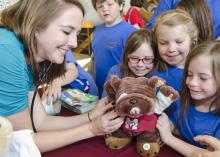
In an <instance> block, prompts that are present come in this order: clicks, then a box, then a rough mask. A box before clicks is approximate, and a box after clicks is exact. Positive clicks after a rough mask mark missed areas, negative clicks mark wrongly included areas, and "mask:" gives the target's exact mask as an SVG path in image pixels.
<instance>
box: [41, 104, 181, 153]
mask: <svg viewBox="0 0 220 157" xmlns="http://www.w3.org/2000/svg"><path fill="white" fill-rule="evenodd" d="M61 114H62V115H66V116H68V115H73V113H72V112H70V111H68V110H66V109H65V108H62V111H61ZM131 156H132V157H141V156H140V155H138V154H137V153H136V149H135V142H132V143H131V144H129V145H127V146H126V147H124V148H123V149H119V150H111V149H109V148H107V147H106V146H105V143H104V138H103V137H94V138H91V139H87V140H83V141H80V142H77V143H74V144H72V145H69V146H66V147H63V148H60V149H57V150H54V151H51V152H47V153H44V154H43V155H42V157H131ZM157 157H182V156H181V155H180V154H178V153H177V152H175V151H174V150H173V149H171V148H169V147H168V146H163V147H162V148H161V150H160V153H159V155H158V156H157Z"/></svg>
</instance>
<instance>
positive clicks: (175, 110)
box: [165, 99, 180, 125]
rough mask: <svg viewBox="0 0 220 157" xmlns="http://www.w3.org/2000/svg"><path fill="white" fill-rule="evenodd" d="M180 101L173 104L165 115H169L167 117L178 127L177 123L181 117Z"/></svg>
mask: <svg viewBox="0 0 220 157" xmlns="http://www.w3.org/2000/svg"><path fill="white" fill-rule="evenodd" d="M179 103H180V99H178V100H177V101H175V102H173V103H172V104H171V105H170V106H169V107H168V108H167V109H166V110H165V113H166V114H167V116H168V117H169V119H170V121H171V122H172V123H173V124H174V125H176V123H177V121H178V116H179V112H180V105H179Z"/></svg>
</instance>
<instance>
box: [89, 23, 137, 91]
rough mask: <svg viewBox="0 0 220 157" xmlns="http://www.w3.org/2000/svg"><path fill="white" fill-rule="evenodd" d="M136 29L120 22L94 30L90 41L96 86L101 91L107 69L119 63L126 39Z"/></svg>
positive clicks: (100, 26)
mask: <svg viewBox="0 0 220 157" xmlns="http://www.w3.org/2000/svg"><path fill="white" fill-rule="evenodd" d="M135 30H136V29H135V28H134V27H133V26H131V25H130V24H128V23H126V22H125V21H122V22H120V23H118V24H117V25H115V26H112V27H106V26H105V25H104V24H102V25H99V26H97V27H96V28H95V30H94V33H93V40H92V50H93V61H94V71H95V80H96V84H97V86H98V88H99V90H100V91H102V88H103V85H104V82H105V80H106V76H107V74H108V71H109V69H110V68H111V67H112V66H113V65H116V64H119V63H120V62H121V57H122V54H123V50H124V47H125V43H126V41H127V38H128V37H129V35H130V34H131V33H133V32H134V31H135Z"/></svg>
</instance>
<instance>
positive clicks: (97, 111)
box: [89, 97, 114, 119]
mask: <svg viewBox="0 0 220 157" xmlns="http://www.w3.org/2000/svg"><path fill="white" fill-rule="evenodd" d="M113 107H114V106H113V105H112V103H109V102H108V99H107V97H104V98H102V99H101V100H100V101H99V102H98V104H97V105H96V107H95V108H94V109H93V110H92V111H91V112H90V114H89V115H90V119H95V118H96V117H99V116H101V115H103V114H104V113H106V112H107V111H108V110H109V109H111V108H113Z"/></svg>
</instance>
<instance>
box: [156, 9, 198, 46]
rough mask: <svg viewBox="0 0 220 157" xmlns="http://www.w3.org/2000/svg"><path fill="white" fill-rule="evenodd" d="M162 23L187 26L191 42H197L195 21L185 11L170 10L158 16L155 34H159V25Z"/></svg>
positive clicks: (170, 25)
mask: <svg viewBox="0 0 220 157" xmlns="http://www.w3.org/2000/svg"><path fill="white" fill-rule="evenodd" d="M161 25H165V26H169V27H174V26H178V25H184V26H185V27H186V30H187V33H188V34H189V35H190V37H191V42H193V43H197V40H198V29H197V27H196V25H195V23H194V22H193V19H192V18H191V17H190V15H189V14H188V13H187V12H185V11H182V10H170V11H167V12H165V13H162V14H161V15H160V16H158V17H157V19H156V22H155V24H154V27H153V30H154V32H155V34H157V31H158V27H159V26H161ZM156 36H157V35H156Z"/></svg>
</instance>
